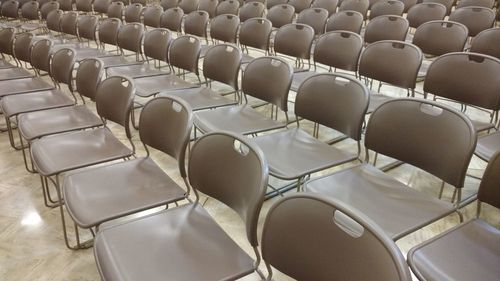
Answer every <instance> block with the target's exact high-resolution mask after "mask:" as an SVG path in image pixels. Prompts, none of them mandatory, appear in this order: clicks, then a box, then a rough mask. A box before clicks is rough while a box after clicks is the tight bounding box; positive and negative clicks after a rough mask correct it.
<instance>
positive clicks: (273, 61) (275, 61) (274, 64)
mask: <svg viewBox="0 0 500 281" xmlns="http://www.w3.org/2000/svg"><path fill="white" fill-rule="evenodd" d="M271 65H272V66H274V67H279V66H280V65H281V61H280V60H276V59H271Z"/></svg>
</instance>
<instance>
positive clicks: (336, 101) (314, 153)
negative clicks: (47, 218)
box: [254, 73, 369, 194]
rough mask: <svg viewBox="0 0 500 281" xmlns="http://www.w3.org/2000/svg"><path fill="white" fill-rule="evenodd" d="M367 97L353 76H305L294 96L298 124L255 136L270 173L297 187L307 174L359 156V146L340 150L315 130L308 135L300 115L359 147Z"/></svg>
mask: <svg viewBox="0 0 500 281" xmlns="http://www.w3.org/2000/svg"><path fill="white" fill-rule="evenodd" d="M368 101H369V91H368V89H367V88H366V87H365V86H364V85H363V84H362V83H361V82H359V81H357V80H355V79H354V78H350V77H348V76H343V75H339V74H333V73H321V74H315V75H313V76H311V77H309V78H307V79H305V81H304V82H302V84H301V85H300V87H299V89H298V90H297V96H296V98H295V111H294V112H295V115H296V116H297V119H296V122H297V128H293V129H287V130H284V131H279V132H273V133H269V134H266V135H262V136H258V137H256V138H255V139H254V140H255V142H256V143H257V145H258V146H259V147H260V148H261V149H262V151H263V152H264V155H266V157H267V159H268V162H269V173H270V175H272V176H274V177H277V178H279V179H283V180H296V181H297V190H300V188H301V183H302V182H303V181H304V179H305V178H306V177H307V176H310V175H311V174H313V173H316V172H319V171H322V170H325V169H328V168H331V167H334V166H337V165H341V164H345V163H348V162H351V161H354V160H356V159H359V155H360V150H359V149H358V152H357V153H351V152H347V151H343V150H341V149H339V148H335V147H332V146H330V145H329V144H327V143H324V142H322V141H320V140H318V139H317V138H316V137H317V132H318V131H317V130H315V132H314V136H311V135H309V134H308V133H306V132H305V131H304V130H302V129H300V122H299V118H302V119H306V120H309V121H312V122H314V123H315V124H317V125H316V126H319V125H323V126H326V127H327V128H330V129H333V130H336V131H338V132H340V133H341V134H344V135H346V136H347V137H349V138H351V139H353V140H355V141H357V142H358V147H360V145H359V141H360V140H361V131H362V126H363V122H364V117H365V114H366V110H367V108H368ZM318 130H319V128H318ZM278 192H279V191H278ZM279 193H280V194H281V192H279Z"/></svg>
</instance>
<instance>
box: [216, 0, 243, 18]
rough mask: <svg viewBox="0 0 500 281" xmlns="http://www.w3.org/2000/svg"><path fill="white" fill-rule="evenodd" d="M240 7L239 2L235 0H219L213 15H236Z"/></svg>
mask: <svg viewBox="0 0 500 281" xmlns="http://www.w3.org/2000/svg"><path fill="white" fill-rule="evenodd" d="M239 9H240V2H238V1H236V0H224V1H220V2H219V4H218V5H217V7H216V8H215V15H216V16H219V15H225V14H231V15H238V11H239Z"/></svg>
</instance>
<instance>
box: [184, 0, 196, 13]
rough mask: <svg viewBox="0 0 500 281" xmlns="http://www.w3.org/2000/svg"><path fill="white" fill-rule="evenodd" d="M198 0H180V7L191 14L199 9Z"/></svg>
mask: <svg viewBox="0 0 500 281" xmlns="http://www.w3.org/2000/svg"><path fill="white" fill-rule="evenodd" d="M198 1H199V0H180V1H179V8H181V9H182V10H183V11H184V14H189V13H191V12H194V11H196V10H198V4H199V3H198Z"/></svg>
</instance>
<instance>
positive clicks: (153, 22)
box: [142, 5, 163, 28]
mask: <svg viewBox="0 0 500 281" xmlns="http://www.w3.org/2000/svg"><path fill="white" fill-rule="evenodd" d="M162 13H163V8H162V7H161V6H159V5H153V6H147V7H145V8H144V11H143V12H142V21H143V23H144V26H146V27H153V28H158V27H160V23H161V14H162Z"/></svg>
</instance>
